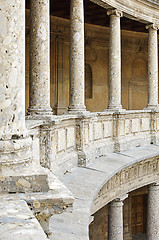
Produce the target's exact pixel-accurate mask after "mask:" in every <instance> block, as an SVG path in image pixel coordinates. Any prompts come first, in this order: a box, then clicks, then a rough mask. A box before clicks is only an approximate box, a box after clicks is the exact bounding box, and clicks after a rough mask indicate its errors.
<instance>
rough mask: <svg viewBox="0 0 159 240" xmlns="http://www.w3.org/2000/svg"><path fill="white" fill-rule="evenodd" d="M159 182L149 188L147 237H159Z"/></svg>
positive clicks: (151, 238) (156, 238) (156, 239)
mask: <svg viewBox="0 0 159 240" xmlns="http://www.w3.org/2000/svg"><path fill="white" fill-rule="evenodd" d="M158 201H159V184H158V183H156V184H151V185H150V186H149V188H148V209H147V210H148V213H147V239H148V240H158V239H159V203H158Z"/></svg>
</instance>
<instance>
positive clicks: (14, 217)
mask: <svg viewBox="0 0 159 240" xmlns="http://www.w3.org/2000/svg"><path fill="white" fill-rule="evenodd" d="M0 234H1V237H0V238H1V239H3V240H9V239H12V240H21V239H23V240H30V239H34V240H47V237H46V235H45V233H44V232H43V230H42V228H41V226H40V224H39V222H38V221H37V219H36V218H35V217H34V216H33V214H32V212H31V211H30V210H29V208H28V206H27V203H26V202H25V201H24V200H21V199H19V197H18V196H12V195H11V196H10V195H0Z"/></svg>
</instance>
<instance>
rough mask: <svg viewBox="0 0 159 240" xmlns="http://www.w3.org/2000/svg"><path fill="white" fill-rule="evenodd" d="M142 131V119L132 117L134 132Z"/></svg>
mask: <svg viewBox="0 0 159 240" xmlns="http://www.w3.org/2000/svg"><path fill="white" fill-rule="evenodd" d="M139 131H140V119H132V132H133V133H135V132H139Z"/></svg>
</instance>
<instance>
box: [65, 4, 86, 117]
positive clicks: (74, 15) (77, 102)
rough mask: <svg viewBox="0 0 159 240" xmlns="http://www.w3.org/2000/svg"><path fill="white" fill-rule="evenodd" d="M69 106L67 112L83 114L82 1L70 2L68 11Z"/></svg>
mask: <svg viewBox="0 0 159 240" xmlns="http://www.w3.org/2000/svg"><path fill="white" fill-rule="evenodd" d="M70 14H71V15H70V91H71V92H70V105H69V111H70V112H71V113H73V112H76V113H77V112H83V111H85V109H86V107H85V105H84V93H85V91H84V74H85V72H84V18H83V16H84V13H83V0H71V10H70Z"/></svg>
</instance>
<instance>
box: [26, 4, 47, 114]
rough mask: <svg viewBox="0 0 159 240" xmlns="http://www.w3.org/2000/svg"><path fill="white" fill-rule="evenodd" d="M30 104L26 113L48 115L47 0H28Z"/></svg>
mask: <svg viewBox="0 0 159 240" xmlns="http://www.w3.org/2000/svg"><path fill="white" fill-rule="evenodd" d="M29 100H30V105H29V109H28V114H31V115H48V114H51V108H50V13H49V0H46V1H43V0H38V1H37V0H31V1H30V99H29Z"/></svg>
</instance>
